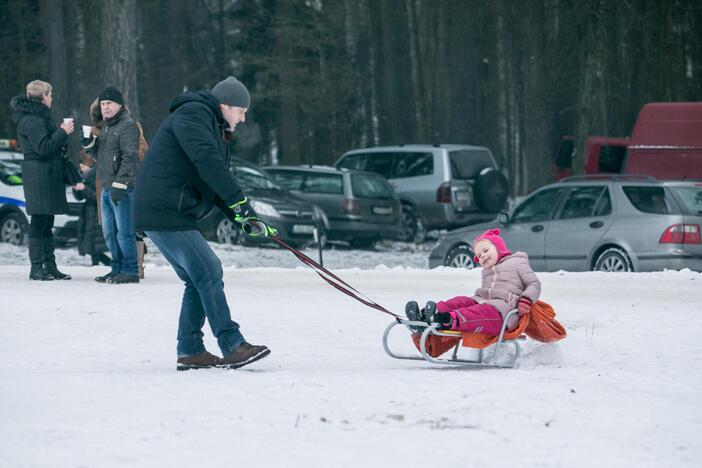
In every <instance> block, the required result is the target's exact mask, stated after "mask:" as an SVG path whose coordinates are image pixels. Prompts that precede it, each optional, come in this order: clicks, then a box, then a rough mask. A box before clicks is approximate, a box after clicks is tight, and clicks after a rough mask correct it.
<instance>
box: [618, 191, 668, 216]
mask: <svg viewBox="0 0 702 468" xmlns="http://www.w3.org/2000/svg"><path fill="white" fill-rule="evenodd" d="M622 190H624V194H625V195H626V197H627V198H628V199H629V201H630V202H631V204H632V205H634V208H636V209H637V210H639V211H642V212H644V213H652V214H668V213H670V204H669V203H668V201H667V200H666V199H665V189H664V188H663V187H651V186H644V187H636V186H628V187H622Z"/></svg>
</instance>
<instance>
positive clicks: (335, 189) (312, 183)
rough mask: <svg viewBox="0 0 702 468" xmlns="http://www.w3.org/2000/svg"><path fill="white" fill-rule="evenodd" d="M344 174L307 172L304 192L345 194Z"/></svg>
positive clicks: (303, 187)
mask: <svg viewBox="0 0 702 468" xmlns="http://www.w3.org/2000/svg"><path fill="white" fill-rule="evenodd" d="M341 177H342V176H341V175H337V174H307V177H306V178H305V183H304V185H303V186H302V191H303V192H304V193H330V194H339V195H340V194H343V193H344V189H343V181H342V178H341Z"/></svg>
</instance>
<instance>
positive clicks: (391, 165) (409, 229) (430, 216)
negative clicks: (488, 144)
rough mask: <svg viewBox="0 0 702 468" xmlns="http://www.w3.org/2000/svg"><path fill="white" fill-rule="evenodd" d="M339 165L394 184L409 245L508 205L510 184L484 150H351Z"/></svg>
mask: <svg viewBox="0 0 702 468" xmlns="http://www.w3.org/2000/svg"><path fill="white" fill-rule="evenodd" d="M335 166H336V167H337V168H340V169H355V170H360V171H368V172H375V173H378V174H380V175H382V176H384V177H385V178H386V179H388V180H389V182H390V184H391V185H392V186H393V187H394V188H395V191H396V192H397V195H398V196H399V197H400V201H401V202H402V232H401V234H400V240H403V241H413V240H414V241H420V240H421V239H422V238H423V234H424V233H425V232H426V231H427V230H430V229H445V228H454V227H459V226H466V225H469V224H474V223H479V222H482V221H487V220H489V219H492V218H494V217H495V215H496V214H497V213H498V212H499V211H500V210H501V209H503V208H504V207H505V202H506V200H507V191H508V186H507V179H506V178H505V176H504V175H502V173H501V172H500V171H499V169H498V168H497V164H496V162H495V159H494V158H493V157H492V154H491V153H490V150H489V149H487V148H485V147H483V146H472V145H434V146H432V145H400V146H376V147H373V148H365V149H357V150H353V151H348V152H346V153H344V155H343V156H341V158H339V160H338V161H337V162H336V164H335Z"/></svg>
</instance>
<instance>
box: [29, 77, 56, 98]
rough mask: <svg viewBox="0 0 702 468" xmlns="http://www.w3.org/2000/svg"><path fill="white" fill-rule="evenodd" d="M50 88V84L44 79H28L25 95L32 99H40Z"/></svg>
mask: <svg viewBox="0 0 702 468" xmlns="http://www.w3.org/2000/svg"><path fill="white" fill-rule="evenodd" d="M51 89H52V87H51V85H50V84H49V83H47V82H46V81H41V80H34V81H30V82H29V83H28V84H27V97H28V98H29V99H32V100H34V101H41V98H42V96H45V95H47V94H49V93H50V92H51Z"/></svg>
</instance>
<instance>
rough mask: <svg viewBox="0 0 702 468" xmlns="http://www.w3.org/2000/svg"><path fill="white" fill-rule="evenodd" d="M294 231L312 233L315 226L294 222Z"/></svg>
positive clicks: (295, 232) (294, 232) (296, 232)
mask: <svg viewBox="0 0 702 468" xmlns="http://www.w3.org/2000/svg"><path fill="white" fill-rule="evenodd" d="M292 232H293V234H312V232H314V226H312V225H310V224H293V227H292Z"/></svg>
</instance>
